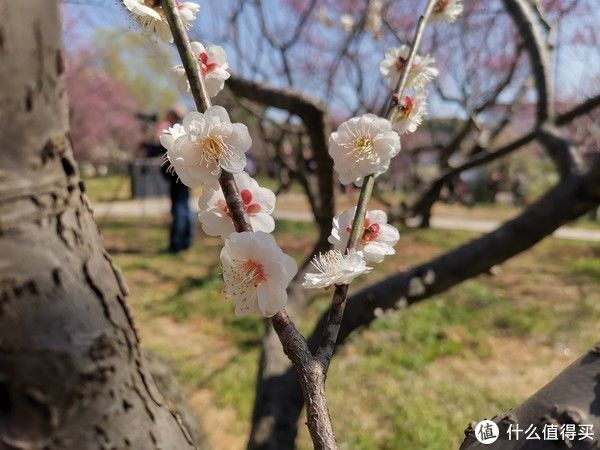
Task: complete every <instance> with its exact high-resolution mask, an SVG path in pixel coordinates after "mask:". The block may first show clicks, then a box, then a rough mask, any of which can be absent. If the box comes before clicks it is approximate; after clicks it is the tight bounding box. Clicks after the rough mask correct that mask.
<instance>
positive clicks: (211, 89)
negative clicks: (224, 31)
mask: <svg viewBox="0 0 600 450" xmlns="http://www.w3.org/2000/svg"><path fill="white" fill-rule="evenodd" d="M191 47H192V52H193V53H194V55H195V56H196V58H197V59H198V66H199V68H200V72H201V74H202V77H203V78H204V85H205V86H206V92H207V93H208V95H209V97H215V96H216V95H217V94H218V93H219V92H221V90H223V88H224V87H225V80H227V79H228V78H229V72H228V71H227V69H229V65H228V64H227V53H225V50H223V47H221V46H219V45H209V46H208V47H207V48H205V47H204V45H202V44H201V43H200V42H196V41H194V42H192V43H191ZM173 72H174V73H175V75H176V76H177V79H178V81H179V85H180V86H181V87H182V89H187V90H188V91H189V90H190V83H189V82H188V79H187V76H186V75H185V69H184V68H183V66H182V65H178V66H175V67H173Z"/></svg>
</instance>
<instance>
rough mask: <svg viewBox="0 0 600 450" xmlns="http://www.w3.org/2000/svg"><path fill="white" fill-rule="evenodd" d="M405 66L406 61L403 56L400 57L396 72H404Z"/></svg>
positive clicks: (397, 60)
mask: <svg viewBox="0 0 600 450" xmlns="http://www.w3.org/2000/svg"><path fill="white" fill-rule="evenodd" d="M405 64H406V60H405V59H404V58H403V57H402V56H398V58H396V70H397V71H398V72H402V70H403V69H404V65H405Z"/></svg>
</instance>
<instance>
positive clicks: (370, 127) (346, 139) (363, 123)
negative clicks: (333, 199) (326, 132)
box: [329, 114, 400, 184]
mask: <svg viewBox="0 0 600 450" xmlns="http://www.w3.org/2000/svg"><path fill="white" fill-rule="evenodd" d="M399 151H400V136H398V133H396V132H395V131H393V130H392V124H391V123H390V121H389V120H387V119H382V118H380V117H377V116H375V115H373V114H364V115H362V116H360V117H353V118H352V119H350V120H347V121H346V122H344V123H342V124H341V125H340V126H339V128H338V129H337V131H335V132H333V133H331V136H330V137H329V154H330V155H331V157H332V158H333V162H334V166H333V168H334V170H335V171H336V173H337V174H338V177H339V179H340V183H342V184H350V183H357V184H360V183H362V179H363V178H364V177H365V176H367V175H371V174H375V176H377V175H379V174H381V173H383V172H385V171H386V170H387V169H388V167H389V165H390V160H391V159H392V158H393V157H394V156H396V155H397V154H398V152H399Z"/></svg>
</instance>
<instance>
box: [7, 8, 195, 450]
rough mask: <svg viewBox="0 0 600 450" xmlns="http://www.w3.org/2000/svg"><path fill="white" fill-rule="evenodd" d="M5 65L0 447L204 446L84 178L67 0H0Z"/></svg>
mask: <svg viewBox="0 0 600 450" xmlns="http://www.w3.org/2000/svg"><path fill="white" fill-rule="evenodd" d="M0 61H1V63H0V111H1V112H0V117H1V119H2V120H1V125H0V148H1V149H2V158H1V159H0V449H42V448H43V449H77V450H81V449H98V448H100V449H125V448H132V449H144V450H147V449H159V448H160V449H176V450H181V449H191V448H194V445H193V444H192V442H191V439H190V437H189V434H188V433H187V431H186V430H185V429H184V427H183V425H182V422H181V420H180V419H179V417H178V416H177V414H176V413H174V412H172V411H171V410H170V409H169V408H168V407H167V404H166V402H165V401H164V400H163V398H162V397H161V395H160V393H159V392H158V391H157V389H156V387H155V385H154V382H153V380H152V378H151V377H150V376H149V375H148V372H147V371H146V369H145V363H144V360H143V358H142V356H141V353H140V348H139V340H138V337H137V335H136V332H135V328H134V324H133V321H132V317H131V313H130V311H129V309H128V307H127V304H126V302H125V297H126V295H127V288H126V286H125V283H124V282H123V280H122V277H121V275H120V272H119V271H118V269H117V268H116V267H114V266H113V264H112V263H111V259H110V257H109V255H108V254H107V253H106V251H105V250H104V248H103V246H102V241H101V238H100V235H99V233H98V229H97V227H96V224H95V223H94V219H93V217H92V212H91V209H90V207H89V205H88V203H87V199H86V196H85V194H84V193H83V188H82V184H81V183H80V182H79V177H78V173H77V168H76V164H75V161H74V160H73V157H72V152H71V147H70V142H69V137H68V124H67V104H66V97H65V84H64V74H63V72H64V63H63V55H62V50H61V45H60V28H59V16H58V8H57V4H56V1H51V0H27V1H14V0H0Z"/></svg>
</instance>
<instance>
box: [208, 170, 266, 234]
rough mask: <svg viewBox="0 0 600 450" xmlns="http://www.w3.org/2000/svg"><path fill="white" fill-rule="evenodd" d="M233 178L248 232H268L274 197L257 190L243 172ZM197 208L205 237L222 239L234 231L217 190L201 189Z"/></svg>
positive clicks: (226, 207) (226, 209) (225, 205)
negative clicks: (247, 223)
mask: <svg viewBox="0 0 600 450" xmlns="http://www.w3.org/2000/svg"><path fill="white" fill-rule="evenodd" d="M233 177H234V179H235V183H236V184H237V187H238V190H239V192H240V196H241V197H242V201H243V203H244V209H245V210H246V213H247V214H248V218H249V219H250V225H252V229H253V230H254V231H264V232H265V233H270V232H272V231H273V230H274V229H275V220H274V219H273V217H272V216H271V214H272V213H273V210H274V209H275V194H274V193H273V192H272V191H271V190H270V189H267V188H263V187H260V186H259V185H258V183H257V182H256V180H254V179H253V178H252V177H250V175H248V174H247V173H246V172H240V173H238V174H235V175H234V176H233ZM198 206H199V207H200V213H199V214H198V219H199V220H200V223H202V230H203V231H204V232H205V233H206V234H208V235H209V236H221V237H222V238H223V239H225V238H226V237H227V236H229V235H230V234H231V233H233V232H234V231H235V228H234V226H233V220H232V219H231V213H230V211H229V208H228V206H227V203H226V202H225V197H224V196H223V191H222V190H221V189H220V188H217V189H212V188H209V187H207V188H205V189H204V191H203V192H202V195H201V196H200V199H199V200H198Z"/></svg>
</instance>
